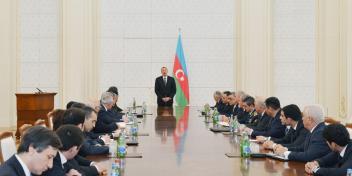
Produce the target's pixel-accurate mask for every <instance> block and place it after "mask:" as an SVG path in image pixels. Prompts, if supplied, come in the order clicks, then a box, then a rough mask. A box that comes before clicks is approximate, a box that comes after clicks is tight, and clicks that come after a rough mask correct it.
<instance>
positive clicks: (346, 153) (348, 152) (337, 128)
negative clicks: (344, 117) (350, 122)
mask: <svg viewBox="0 0 352 176" xmlns="http://www.w3.org/2000/svg"><path fill="white" fill-rule="evenodd" d="M323 137H324V139H325V140H326V142H327V143H328V145H329V147H330V149H331V150H332V152H330V153H329V154H328V155H326V156H324V157H322V158H319V159H317V160H315V161H313V162H309V163H307V164H306V166H305V170H306V172H307V173H309V174H314V175H336V176H339V175H346V174H347V169H348V168H352V142H351V140H350V134H349V133H348V131H347V129H346V127H345V126H343V125H341V124H331V125H328V126H326V127H325V129H324V131H323Z"/></svg>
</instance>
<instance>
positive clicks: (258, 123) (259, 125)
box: [246, 113, 271, 131]
mask: <svg viewBox="0 0 352 176" xmlns="http://www.w3.org/2000/svg"><path fill="white" fill-rule="evenodd" d="M253 119H254V120H253V121H252V123H250V124H247V125H246V126H247V127H248V128H252V129H253V130H257V131H265V130H268V129H269V128H270V126H269V122H270V120H271V117H269V116H268V115H267V114H266V113H264V114H263V115H261V114H258V115H257V117H253Z"/></svg>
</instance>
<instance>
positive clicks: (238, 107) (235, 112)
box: [232, 90, 247, 116]
mask: <svg viewBox="0 0 352 176" xmlns="http://www.w3.org/2000/svg"><path fill="white" fill-rule="evenodd" d="M246 96H247V94H246V93H245V92H243V91H241V90H240V91H237V92H236V93H235V98H236V105H234V108H233V111H232V112H233V116H236V115H240V114H241V113H243V112H244V109H243V107H242V100H243V99H244V98H245V97H246Z"/></svg>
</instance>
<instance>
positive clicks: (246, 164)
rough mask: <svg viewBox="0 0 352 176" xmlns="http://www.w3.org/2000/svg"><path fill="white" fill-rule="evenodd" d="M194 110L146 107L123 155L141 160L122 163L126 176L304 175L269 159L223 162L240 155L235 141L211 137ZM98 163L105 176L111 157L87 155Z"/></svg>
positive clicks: (300, 167)
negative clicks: (135, 143)
mask: <svg viewBox="0 0 352 176" xmlns="http://www.w3.org/2000/svg"><path fill="white" fill-rule="evenodd" d="M198 109H199V108H197V107H174V108H173V109H167V108H158V109H157V108H156V107H154V108H148V112H147V113H152V115H146V116H144V118H142V119H139V121H140V123H139V132H140V133H148V134H149V136H139V137H138V143H139V144H138V146H129V147H128V148H127V153H128V154H133V153H141V154H142V158H125V159H123V160H121V162H122V164H121V163H120V164H121V165H122V166H123V170H122V174H121V175H125V176H141V175H146V176H159V175H160V176H165V175H166V176H180V175H182V176H185V175H189V176H196V175H201V176H227V175H233V176H235V175H236V176H239V175H243V176H247V175H260V176H266V175H270V176H273V175H287V176H291V175H292V176H294V175H305V172H304V163H301V162H293V161H289V162H284V161H279V160H274V159H271V158H248V159H244V158H241V157H234V158H228V157H227V156H225V153H235V154H238V155H239V153H240V150H239V139H240V138H239V137H237V136H232V135H224V134H222V133H213V132H211V131H210V130H209V128H210V127H212V124H211V123H206V122H204V117H201V116H200V112H199V111H198ZM88 158H89V159H91V160H93V161H96V162H101V164H103V165H104V166H105V167H106V168H107V169H108V174H109V175H110V172H111V171H110V170H111V164H112V162H115V161H116V158H109V157H107V156H102V155H100V156H89V157H88Z"/></svg>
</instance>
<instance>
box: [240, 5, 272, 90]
mask: <svg viewBox="0 0 352 176" xmlns="http://www.w3.org/2000/svg"><path fill="white" fill-rule="evenodd" d="M236 3H237V5H236V7H237V8H236V11H235V13H237V23H236V24H235V25H236V26H235V27H236V29H237V34H236V35H237V36H238V42H237V43H236V45H235V46H237V48H236V49H235V51H236V52H237V53H236V54H237V55H236V63H235V68H234V69H235V70H236V81H235V87H236V90H244V91H246V92H247V93H249V94H251V95H260V96H269V95H271V94H272V55H271V54H272V52H271V50H272V30H271V26H272V24H271V19H272V18H271V12H272V5H271V1H270V0H262V1H258V0H238V1H236Z"/></svg>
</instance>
